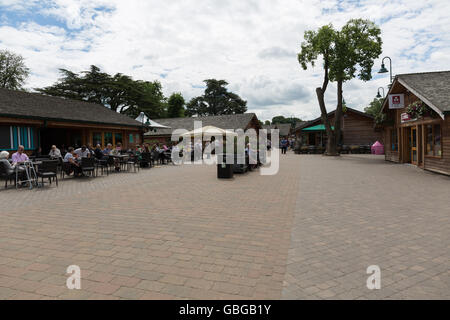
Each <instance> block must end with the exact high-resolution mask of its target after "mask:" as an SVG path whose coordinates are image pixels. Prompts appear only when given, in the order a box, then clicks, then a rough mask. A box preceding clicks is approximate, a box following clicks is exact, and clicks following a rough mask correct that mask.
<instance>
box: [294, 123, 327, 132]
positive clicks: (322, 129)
mask: <svg viewBox="0 0 450 320" xmlns="http://www.w3.org/2000/svg"><path fill="white" fill-rule="evenodd" d="M325 130H326V129H325V125H323V124H318V125H317V126H313V127H308V128H304V129H302V131H325ZM331 130H334V127H333V126H331Z"/></svg>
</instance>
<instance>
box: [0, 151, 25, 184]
mask: <svg viewBox="0 0 450 320" xmlns="http://www.w3.org/2000/svg"><path fill="white" fill-rule="evenodd" d="M8 157H9V152H8V151H2V152H0V165H3V166H4V168H5V170H6V174H8V175H12V174H13V173H15V172H16V170H17V171H18V173H19V179H21V180H22V179H23V178H24V176H25V168H23V167H21V166H19V165H18V164H17V163H15V164H11V163H9V161H8Z"/></svg>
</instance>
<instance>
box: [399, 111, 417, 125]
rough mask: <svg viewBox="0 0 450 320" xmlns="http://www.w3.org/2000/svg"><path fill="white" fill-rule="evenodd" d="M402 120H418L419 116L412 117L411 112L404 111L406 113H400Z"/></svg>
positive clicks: (403, 121) (402, 121)
mask: <svg viewBox="0 0 450 320" xmlns="http://www.w3.org/2000/svg"><path fill="white" fill-rule="evenodd" d="M400 120H401V123H405V122H409V121H415V120H417V118H412V117H411V116H410V115H409V114H407V113H406V112H404V113H402V114H400Z"/></svg>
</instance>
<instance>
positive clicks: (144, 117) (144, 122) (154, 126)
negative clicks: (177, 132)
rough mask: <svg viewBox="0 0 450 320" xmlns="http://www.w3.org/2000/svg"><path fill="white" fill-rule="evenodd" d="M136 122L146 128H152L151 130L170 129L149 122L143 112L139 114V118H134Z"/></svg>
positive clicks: (154, 122) (151, 121)
mask: <svg viewBox="0 0 450 320" xmlns="http://www.w3.org/2000/svg"><path fill="white" fill-rule="evenodd" d="M136 121H139V122H140V123H142V124H143V125H145V126H146V127H149V128H152V129H158V128H159V129H170V127H168V126H165V125H163V124H160V123H158V122H156V121H153V120H151V119H150V118H149V117H147V116H146V115H145V114H144V113H143V112H141V113H140V114H139V116H138V117H137V118H136Z"/></svg>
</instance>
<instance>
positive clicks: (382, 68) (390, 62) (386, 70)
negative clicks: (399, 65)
mask: <svg viewBox="0 0 450 320" xmlns="http://www.w3.org/2000/svg"><path fill="white" fill-rule="evenodd" d="M384 59H389V71H388V69H386V67H385V65H384ZM388 72H389V75H390V77H389V80H390V83H392V80H393V77H392V59H391V58H390V57H388V56H386V57H384V58H383V60H381V69H380V70H379V71H378V73H388Z"/></svg>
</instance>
